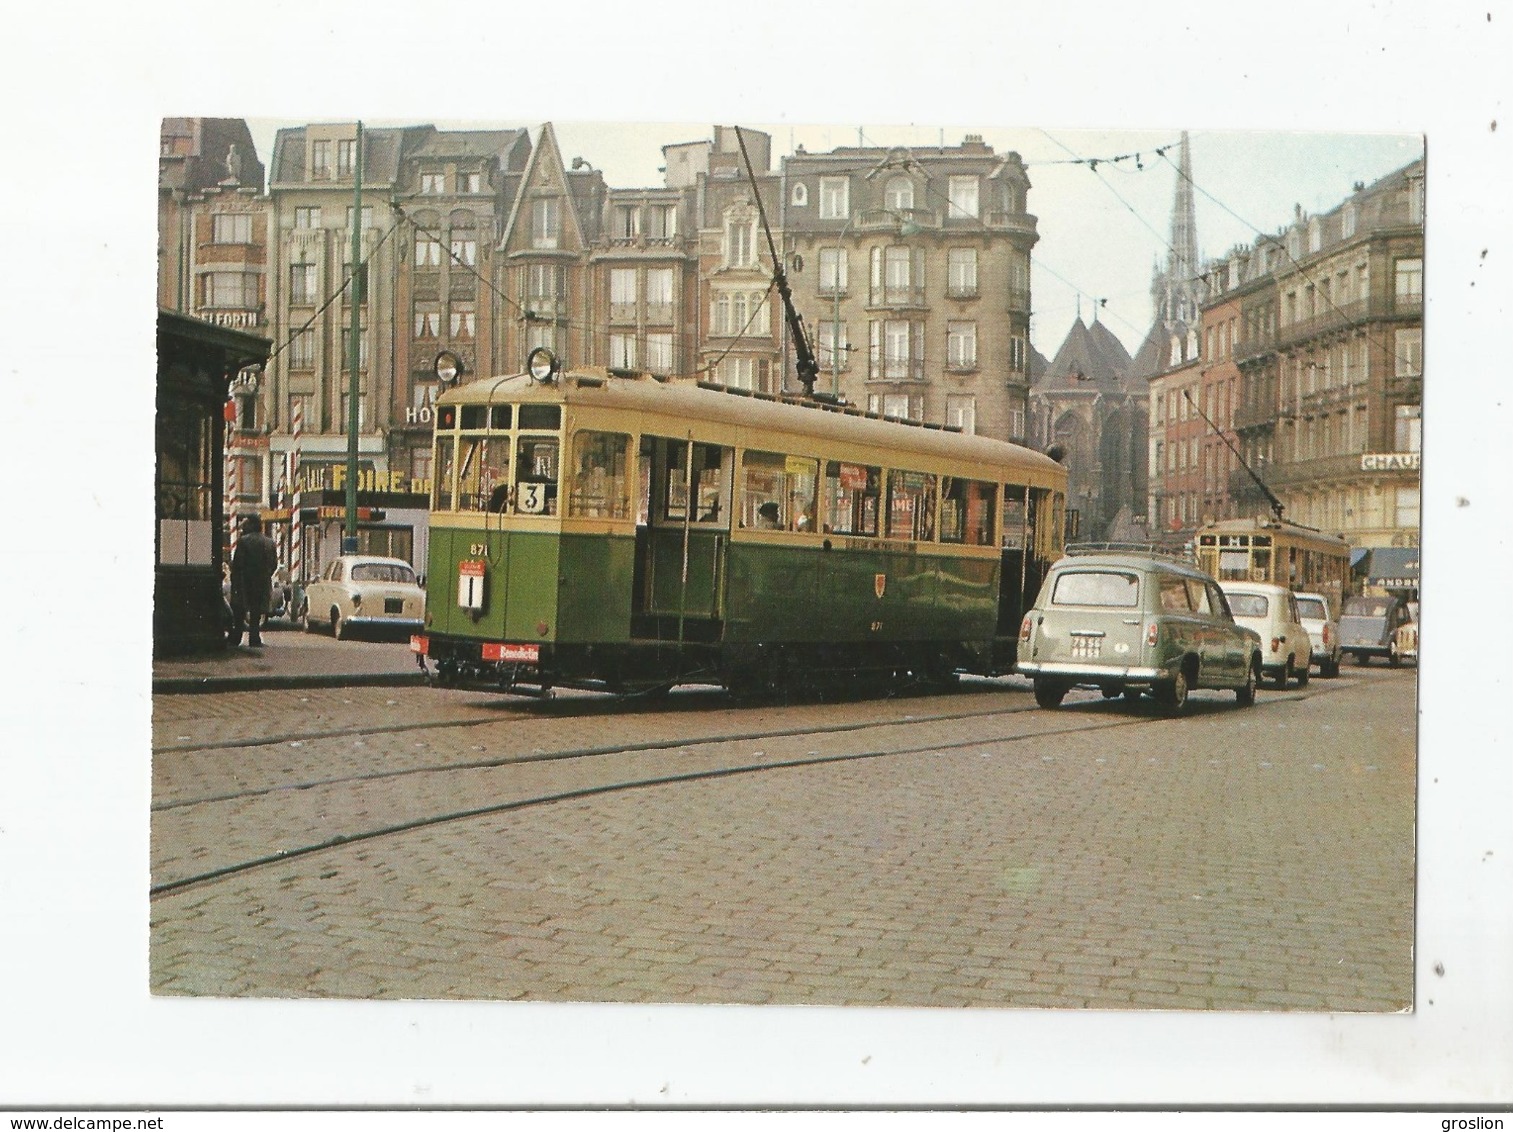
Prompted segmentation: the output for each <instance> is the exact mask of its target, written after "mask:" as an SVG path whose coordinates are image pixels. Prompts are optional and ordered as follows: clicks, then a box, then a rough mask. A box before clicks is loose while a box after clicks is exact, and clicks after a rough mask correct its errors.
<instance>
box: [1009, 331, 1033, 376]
mask: <svg viewBox="0 0 1513 1132" xmlns="http://www.w3.org/2000/svg"><path fill="white" fill-rule="evenodd" d="M1028 355H1029V347H1028V344H1027V343H1026V342H1025V340H1024V338H1023V337H1021V336H1020V335H1018V334H1015V335H1014V336H1013V337H1011V338H1010V339H1009V369H1011V370H1013V371H1014V372H1015V373H1024V372H1025V365H1026V361H1027V359H1028Z"/></svg>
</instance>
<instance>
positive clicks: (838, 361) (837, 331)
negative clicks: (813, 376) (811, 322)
mask: <svg viewBox="0 0 1513 1132" xmlns="http://www.w3.org/2000/svg"><path fill="white" fill-rule="evenodd" d="M816 329H817V330H818V331H819V333H818V335H817V336H816V345H817V346H818V358H817V359H816V360H817V361H818V362H819V366H820V369H822V370H829V371H831V372H834V371H835V370H838V369H845V368H846V354H847V352H848V351H847V349H846V324H845V323H844V322H842V323H840V324H838V325H837V324H836V322H835V321H834V320H833V319H832V320H830V321H828V322H822V323H820V324H819V326H818V327H816ZM837 342H839V343H840V353H839V356H838V357H837V354H836V343H837Z"/></svg>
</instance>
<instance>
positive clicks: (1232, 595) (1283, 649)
mask: <svg viewBox="0 0 1513 1132" xmlns="http://www.w3.org/2000/svg"><path fill="white" fill-rule="evenodd" d="M1219 588H1220V589H1222V590H1223V591H1224V596H1225V597H1227V598H1228V599H1229V608H1230V610H1231V611H1232V612H1233V613H1234V615H1235V620H1236V621H1238V622H1239V623H1240V624H1241V625H1244V626H1246V627H1247V628H1250V629H1254V630H1255V631H1256V634H1257V636H1259V637H1260V638H1261V671H1262V673H1263V674H1264V675H1266V676H1269V677H1270V678H1271V679H1273V680H1275V681H1276V685H1277V687H1278V688H1285V687H1287V681H1289V680H1293V679H1296V680H1297V682H1298V687H1299V688H1301V687H1303V685H1305V684H1307V683H1308V666H1309V663H1310V661H1311V658H1312V655H1313V641H1312V639H1311V638H1310V637H1309V636H1308V630H1307V629H1305V628H1303V621H1302V618H1301V617H1300V616H1299V614H1298V602H1297V598H1296V597H1294V595H1293V592H1292V591H1291V590H1289V589H1288V588H1287V587H1286V586H1274V585H1272V584H1270V583H1269V582H1220V583H1219Z"/></svg>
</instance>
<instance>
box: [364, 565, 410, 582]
mask: <svg viewBox="0 0 1513 1132" xmlns="http://www.w3.org/2000/svg"><path fill="white" fill-rule="evenodd" d="M352 580H353V581H354V582H413V581H414V580H415V571H414V570H411V569H410V568H409V567H408V566H401V565H399V564H398V563H389V562H359V563H358V564H357V565H356V566H353V567H352Z"/></svg>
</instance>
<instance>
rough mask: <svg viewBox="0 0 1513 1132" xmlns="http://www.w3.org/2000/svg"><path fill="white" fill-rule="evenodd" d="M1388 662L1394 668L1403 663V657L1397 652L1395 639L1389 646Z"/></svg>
mask: <svg viewBox="0 0 1513 1132" xmlns="http://www.w3.org/2000/svg"><path fill="white" fill-rule="evenodd" d="M1387 663H1388V664H1390V665H1391V666H1392V667H1393V668H1396V667H1397V666H1398V665H1400V664H1402V663H1403V658H1402V657H1401V656H1399V655H1398V652H1397V642H1396V641H1393V642H1392V643H1391V644H1390V645H1388V646H1387Z"/></svg>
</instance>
